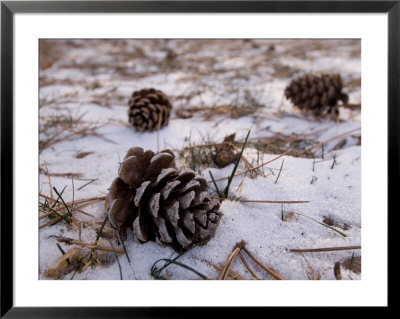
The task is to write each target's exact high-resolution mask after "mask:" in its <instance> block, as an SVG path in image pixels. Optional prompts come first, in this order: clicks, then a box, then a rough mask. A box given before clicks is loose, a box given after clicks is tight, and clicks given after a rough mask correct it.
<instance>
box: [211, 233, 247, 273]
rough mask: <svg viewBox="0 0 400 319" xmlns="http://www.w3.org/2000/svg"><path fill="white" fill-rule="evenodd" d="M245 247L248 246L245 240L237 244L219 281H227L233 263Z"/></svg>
mask: <svg viewBox="0 0 400 319" xmlns="http://www.w3.org/2000/svg"><path fill="white" fill-rule="evenodd" d="M245 245H246V242H245V241H244V240H242V241H241V242H240V243H238V244H236V246H235V249H234V250H233V252H232V253H231V254H230V255H229V257H228V260H227V261H226V264H225V266H224V268H223V269H222V270H221V274H220V275H219V278H218V280H225V279H226V277H227V276H228V273H229V270H230V268H231V266H232V263H233V261H234V260H235V257H236V256H237V254H239V252H240V251H241V250H242V249H243V248H244V246H245Z"/></svg>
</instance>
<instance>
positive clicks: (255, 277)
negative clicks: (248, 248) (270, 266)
mask: <svg viewBox="0 0 400 319" xmlns="http://www.w3.org/2000/svg"><path fill="white" fill-rule="evenodd" d="M239 257H240V260H241V261H242V263H243V265H245V267H246V268H247V270H248V271H249V272H250V273H251V275H252V276H253V277H254V279H257V280H259V279H260V278H258V276H257V275H256V273H255V272H254V270H253V269H251V267H250V265H249V264H248V263H247V261H246V259H244V257H243V255H242V253H239Z"/></svg>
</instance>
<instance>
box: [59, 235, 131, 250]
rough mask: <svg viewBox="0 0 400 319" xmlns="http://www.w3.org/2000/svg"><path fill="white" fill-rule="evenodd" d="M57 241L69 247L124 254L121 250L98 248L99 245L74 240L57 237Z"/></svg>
mask: <svg viewBox="0 0 400 319" xmlns="http://www.w3.org/2000/svg"><path fill="white" fill-rule="evenodd" d="M57 241H59V242H61V243H67V244H69V245H78V246H83V247H88V248H91V249H98V250H103V251H108V252H113V253H117V254H125V251H124V250H122V249H113V248H111V247H105V246H99V245H94V244H89V243H84V242H81V241H79V240H75V239H72V238H66V237H57Z"/></svg>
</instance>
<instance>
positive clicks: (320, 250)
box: [290, 246, 361, 253]
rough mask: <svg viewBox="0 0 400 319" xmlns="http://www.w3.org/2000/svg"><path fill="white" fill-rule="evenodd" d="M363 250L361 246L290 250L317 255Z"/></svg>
mask: <svg viewBox="0 0 400 319" xmlns="http://www.w3.org/2000/svg"><path fill="white" fill-rule="evenodd" d="M351 249H361V246H342V247H325V248H309V249H290V251H291V252H294V253H317V252H323V251H337V250H351Z"/></svg>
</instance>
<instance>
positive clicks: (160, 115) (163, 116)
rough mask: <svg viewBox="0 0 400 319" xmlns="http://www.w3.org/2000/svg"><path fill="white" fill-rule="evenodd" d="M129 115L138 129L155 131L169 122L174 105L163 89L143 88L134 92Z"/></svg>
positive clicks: (129, 103) (130, 101)
mask: <svg viewBox="0 0 400 319" xmlns="http://www.w3.org/2000/svg"><path fill="white" fill-rule="evenodd" d="M128 105H129V110H128V117H129V123H131V124H132V125H133V126H134V127H135V129H136V130H137V131H153V130H155V129H157V126H158V123H159V121H160V127H162V126H164V125H167V124H168V119H169V115H170V113H171V109H172V105H171V103H170V101H169V100H168V97H167V96H166V95H165V94H164V93H163V92H161V91H159V90H155V89H153V88H151V89H142V90H140V91H135V92H133V93H132V96H131V98H130V99H129V102H128Z"/></svg>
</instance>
